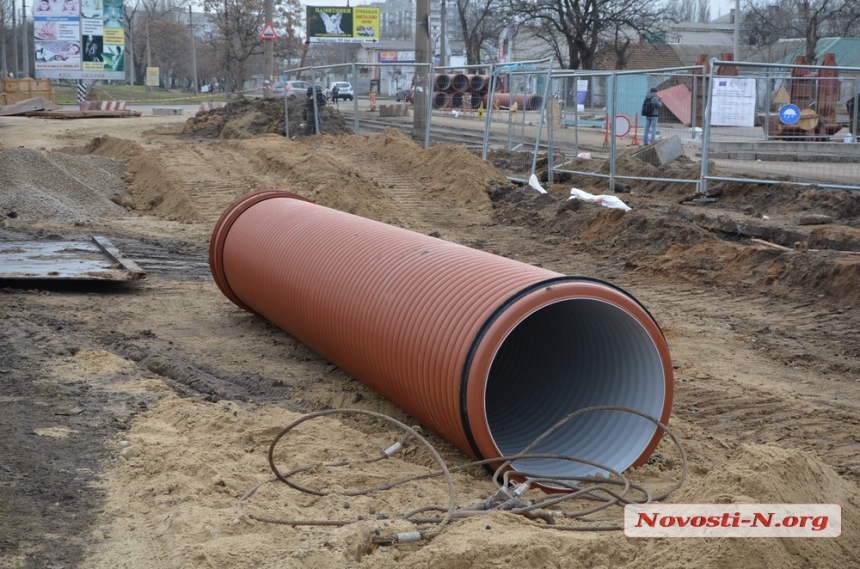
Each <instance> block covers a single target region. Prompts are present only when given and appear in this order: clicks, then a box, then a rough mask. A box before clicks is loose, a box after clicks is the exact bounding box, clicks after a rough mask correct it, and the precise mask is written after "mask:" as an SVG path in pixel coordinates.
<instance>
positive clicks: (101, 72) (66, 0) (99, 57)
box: [33, 0, 125, 79]
mask: <svg viewBox="0 0 860 569" xmlns="http://www.w3.org/2000/svg"><path fill="white" fill-rule="evenodd" d="M124 18H125V10H124V7H123V0H35V1H34V2H33V35H34V36H35V38H34V47H35V52H34V58H35V61H36V67H35V76H36V78H37V79H38V78H42V77H48V78H51V79H125V31H124V29H123V20H124Z"/></svg>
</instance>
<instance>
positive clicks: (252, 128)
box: [182, 98, 352, 139]
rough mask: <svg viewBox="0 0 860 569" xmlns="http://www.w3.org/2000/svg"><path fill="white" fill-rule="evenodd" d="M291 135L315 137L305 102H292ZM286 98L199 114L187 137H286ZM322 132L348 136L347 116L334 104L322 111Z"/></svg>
mask: <svg viewBox="0 0 860 569" xmlns="http://www.w3.org/2000/svg"><path fill="white" fill-rule="evenodd" d="M288 108H289V120H290V122H289V127H290V129H289V130H290V131H289V135H290V137H291V138H296V137H303V136H310V135H312V134H314V125H313V119H312V117H311V118H310V119H309V118H308V117H307V113H306V112H305V106H304V101H302V100H295V101H289V105H288ZM284 110H285V109H284V99H277V98H270V99H257V98H255V99H237V100H236V101H232V102H230V103H228V104H227V105H226V106H224V107H223V108H220V109H213V110H211V111H206V112H200V113H197V115H195V116H194V117H192V118H190V119H188V121H187V122H186V123H185V126H184V127H183V129H182V132H183V134H186V135H192V136H197V137H204V138H225V139H231V138H250V137H252V136H256V135H258V134H279V135H281V136H284V134H285V128H284ZM319 112H320V123H321V128H322V132H324V133H327V134H334V135H338V134H348V133H351V132H352V129H351V128H349V127H347V125H346V121H345V120H344V118H343V115H342V114H341V113H340V111H338V110H337V109H336V108H335V107H332V106H331V105H323V106H322V107H321V108H320V109H319Z"/></svg>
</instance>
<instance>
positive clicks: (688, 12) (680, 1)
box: [664, 0, 696, 22]
mask: <svg viewBox="0 0 860 569" xmlns="http://www.w3.org/2000/svg"><path fill="white" fill-rule="evenodd" d="M695 7H696V0H669V1H668V2H666V7H665V9H664V14H665V16H666V19H668V20H672V21H675V22H692V21H693V17H694V15H695V12H696V9H695Z"/></svg>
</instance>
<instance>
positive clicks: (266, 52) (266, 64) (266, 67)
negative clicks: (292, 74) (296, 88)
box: [263, 0, 275, 85]
mask: <svg viewBox="0 0 860 569" xmlns="http://www.w3.org/2000/svg"><path fill="white" fill-rule="evenodd" d="M265 12H266V23H267V24H271V23H272V19H273V18H274V8H273V1H272V0H266V4H265ZM274 74H275V42H274V41H271V40H269V41H266V42H263V76H264V77H263V78H264V79H266V80H268V81H269V85H271V84H272V83H273V81H272V76H273V75H274Z"/></svg>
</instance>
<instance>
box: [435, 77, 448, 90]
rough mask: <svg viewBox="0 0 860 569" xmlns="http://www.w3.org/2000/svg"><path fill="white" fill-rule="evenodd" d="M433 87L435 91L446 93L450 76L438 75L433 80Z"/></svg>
mask: <svg viewBox="0 0 860 569" xmlns="http://www.w3.org/2000/svg"><path fill="white" fill-rule="evenodd" d="M433 85H434V86H435V87H436V88H435V90H436V91H447V90H448V89H450V88H451V76H450V75H446V74H445V73H439V74H437V75H436V76H435V77H434V78H433Z"/></svg>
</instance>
